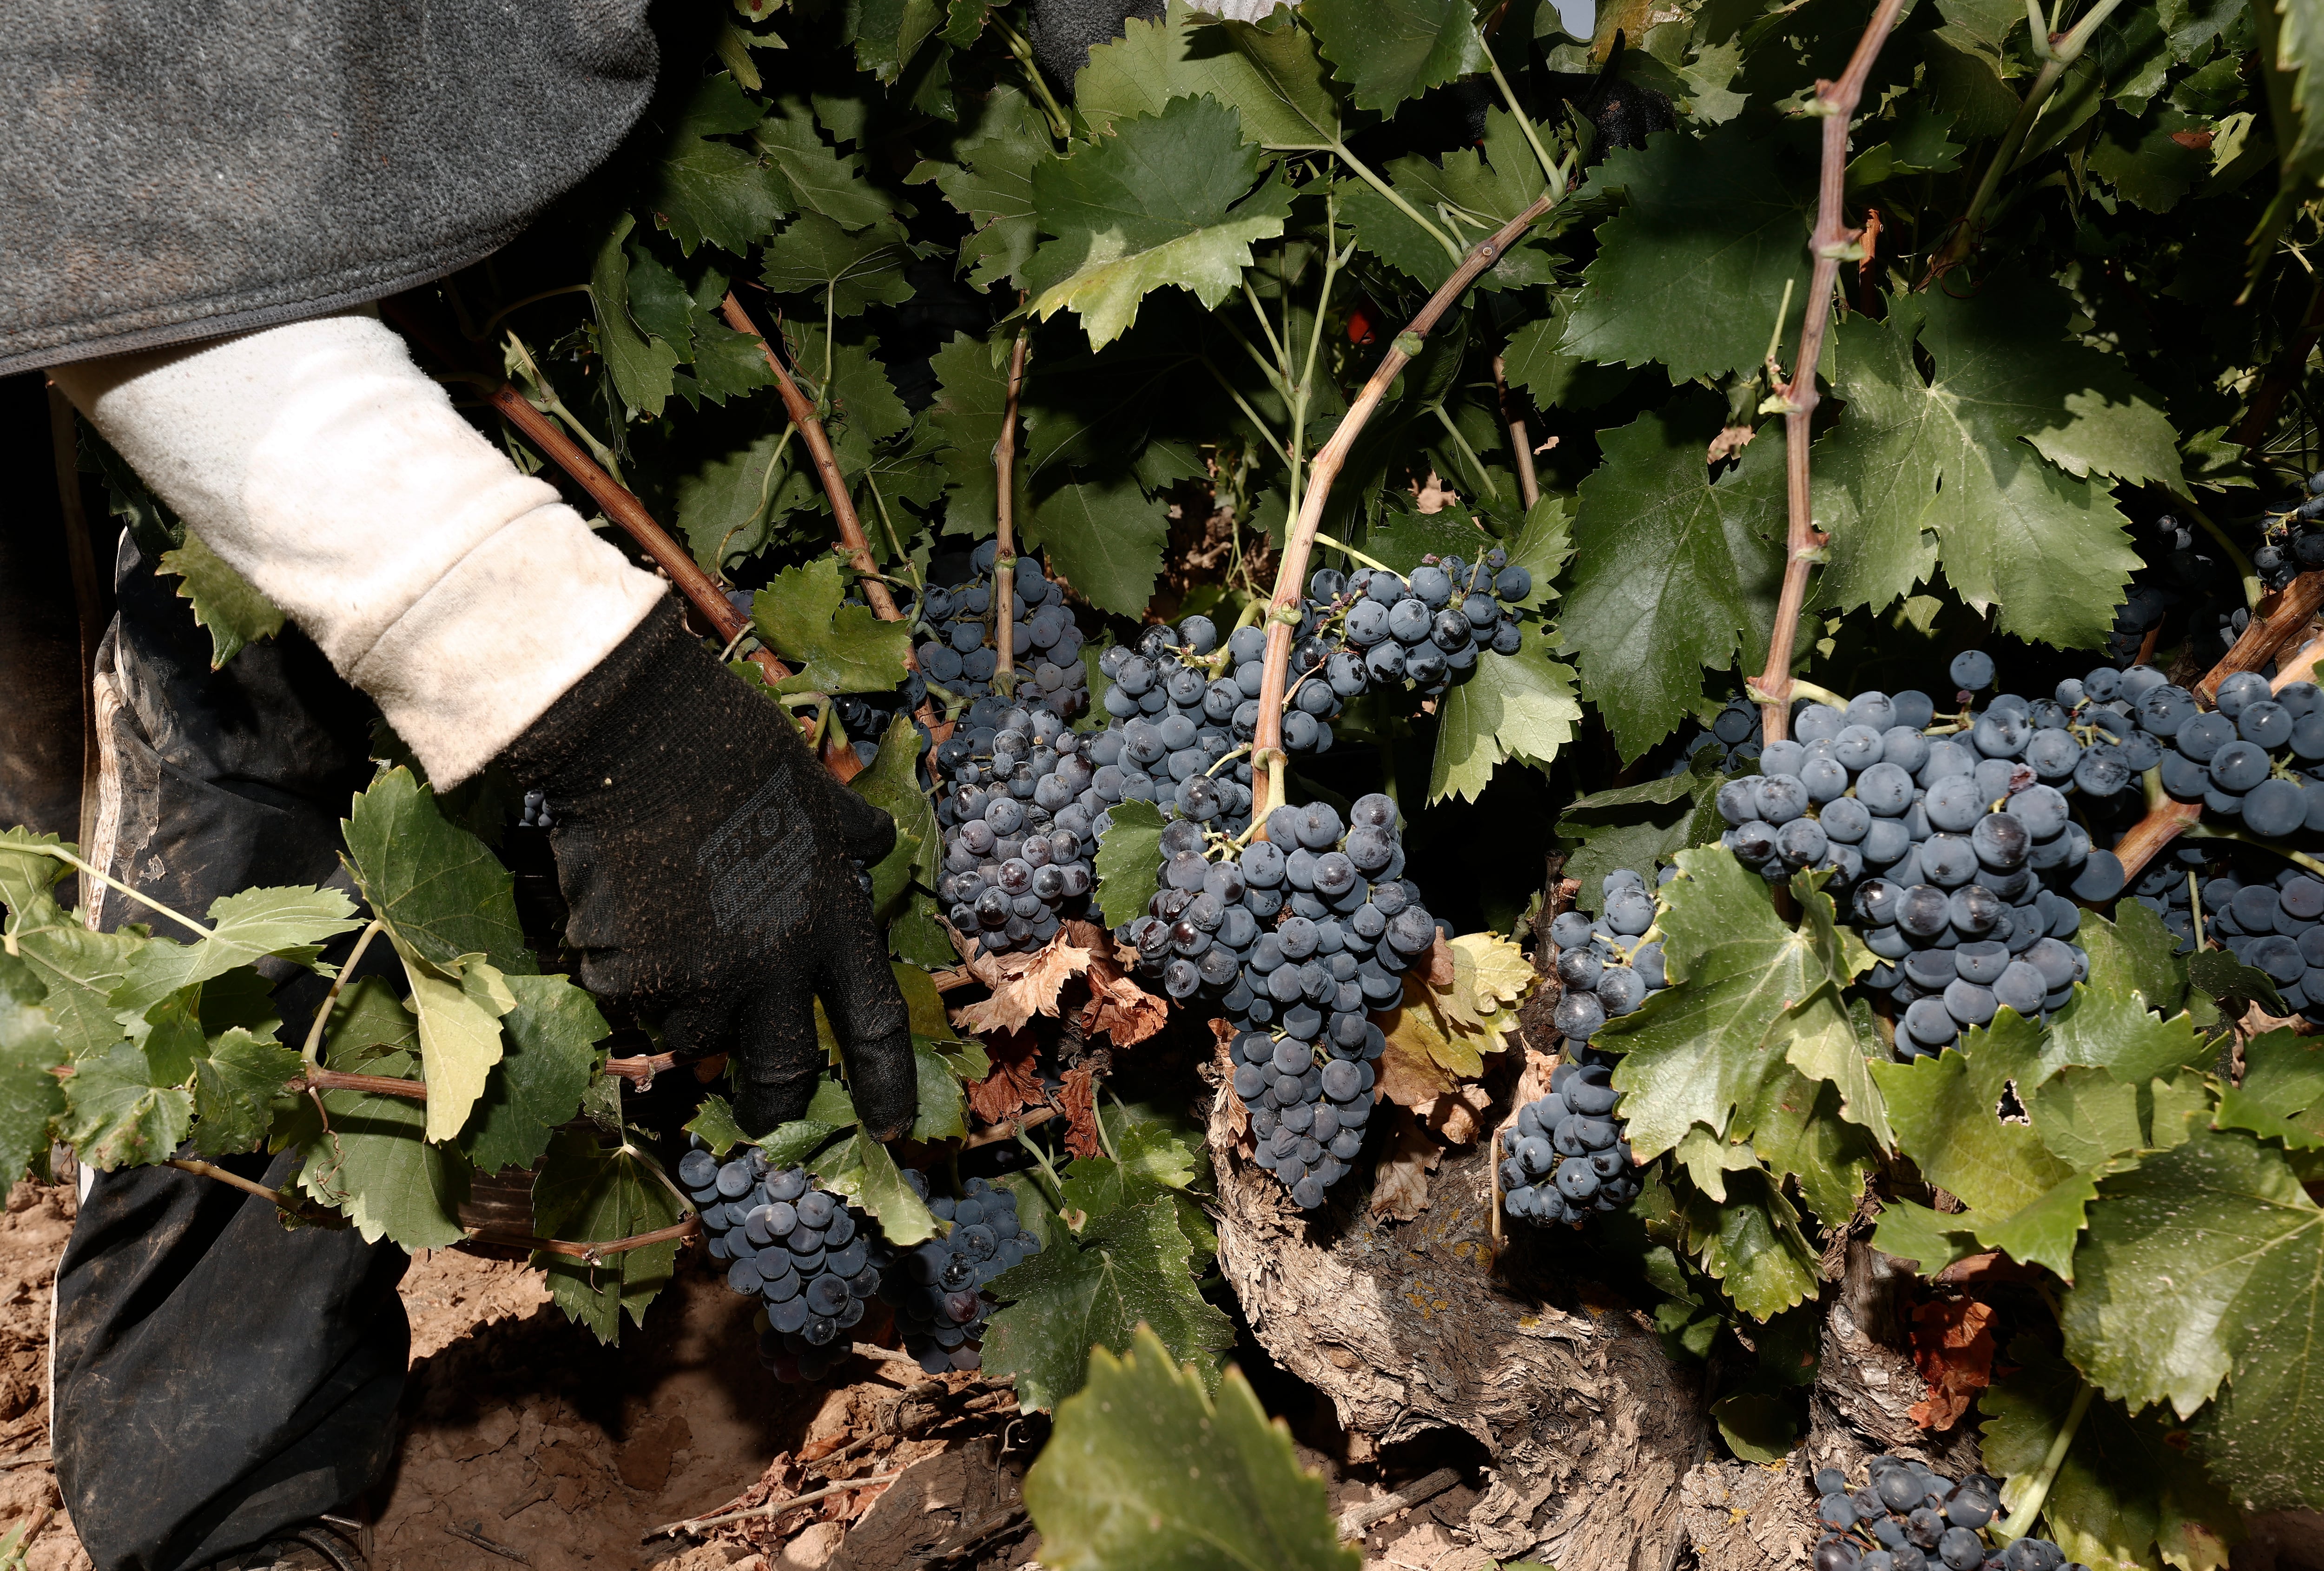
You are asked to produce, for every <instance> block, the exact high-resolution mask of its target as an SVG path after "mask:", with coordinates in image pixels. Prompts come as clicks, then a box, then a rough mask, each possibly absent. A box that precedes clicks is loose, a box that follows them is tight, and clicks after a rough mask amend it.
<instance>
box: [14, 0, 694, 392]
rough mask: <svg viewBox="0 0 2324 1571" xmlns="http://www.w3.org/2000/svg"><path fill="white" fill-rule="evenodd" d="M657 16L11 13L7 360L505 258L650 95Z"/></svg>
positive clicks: (51, 361)
mask: <svg viewBox="0 0 2324 1571" xmlns="http://www.w3.org/2000/svg"><path fill="white" fill-rule="evenodd" d="M647 5H648V0H24V3H23V4H18V5H8V6H5V8H0V374H7V373H10V372H16V371H26V370H31V369H33V368H35V367H38V366H43V365H56V364H59V363H60V362H64V361H69V360H79V359H85V358H88V357H90V356H99V355H108V354H116V353H120V352H123V351H126V350H131V349H140V348H151V347H159V346H161V345H166V344H171V343H177V342H181V341H184V340H189V339H193V338H202V337H213V336H215V335H217V334H222V333H229V332H235V331H239V330H242V329H244V328H258V327H265V326H268V325H271V324H272V323H276V322H281V321H288V320H291V319H296V318H300V317H307V316H312V315H315V314H317V313H318V312H321V311H326V310H335V309H337V308H339V307H343V306H347V305H353V304H355V303H357V302H360V301H364V300H376V299H378V298H379V297H381V296H383V295H388V294H392V293H394V292H395V291H398V290H401V289H406V288H409V287H410V286H412V285H414V284H418V283H423V282H427V281H428V280H429V279H432V278H438V277H441V276H443V275H444V274H446V273H452V272H454V271H456V270H457V269H459V268H461V267H464V266H466V265H467V264H468V263H471V262H474V261H475V260H477V259H478V258H479V257H482V256H484V255H485V254H488V253H490V252H492V251H493V250H494V249H496V248H497V247H499V246H500V245H503V244H505V243H506V242H507V241H508V240H509V239H510V238H511V237H512V236H514V235H515V234H516V232H517V231H518V230H519V229H521V228H522V227H523V226H524V225H525V224H526V222H527V221H528V220H530V218H532V217H534V216H535V215H536V214H538V213H539V211H540V210H541V209H542V208H545V207H546V206H548V204H549V202H550V201H552V200H554V199H556V198H557V197H558V195H559V194H561V193H562V192H564V191H565V190H566V189H568V188H570V187H571V186H573V185H574V184H575V183H576V182H577V181H578V180H580V179H581V178H582V177H583V176H584V175H586V174H587V173H588V172H589V171H590V170H591V169H593V168H595V166H596V164H597V163H598V162H600V161H602V160H603V159H604V157H605V155H606V154H607V153H609V152H612V151H613V147H614V146H615V144H616V143H619V142H620V141H621V139H622V135H623V134H625V133H626V132H627V131H628V130H629V128H630V126H631V125H632V122H633V121H635V120H636V118H637V117H638V116H639V114H640V113H641V111H642V110H643V109H644V108H645V106H646V102H647V99H648V97H650V94H651V92H652V89H653V79H654V70H655V67H656V63H657V60H656V54H657V51H656V47H655V42H654V35H653V34H652V32H650V31H649V29H648V27H647V24H646V10H647Z"/></svg>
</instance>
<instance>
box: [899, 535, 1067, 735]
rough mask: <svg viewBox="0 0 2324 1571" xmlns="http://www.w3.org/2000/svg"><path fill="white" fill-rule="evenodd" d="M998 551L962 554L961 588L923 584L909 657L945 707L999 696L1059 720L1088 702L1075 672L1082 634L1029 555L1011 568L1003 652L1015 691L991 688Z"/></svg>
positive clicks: (987, 548)
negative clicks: (965, 565) (1006, 650)
mask: <svg viewBox="0 0 2324 1571" xmlns="http://www.w3.org/2000/svg"><path fill="white" fill-rule="evenodd" d="M999 557H1000V550H999V548H998V547H997V546H996V545H995V544H994V543H993V542H992V541H982V543H980V544H979V545H978V546H977V547H976V549H975V550H973V551H971V552H970V553H969V559H968V560H969V567H970V568H971V569H972V571H973V577H972V578H970V579H969V580H968V581H967V582H966V583H964V584H959V585H953V586H944V585H936V584H931V585H929V586H928V587H927V591H926V592H925V593H924V594H923V595H922V596H921V599H920V605H919V617H918V626H917V629H916V630H917V631H918V633H919V634H920V636H921V642H920V644H919V646H918V648H917V649H916V650H915V651H914V652H913V653H914V657H915V658H916V659H917V660H918V661H919V667H920V674H921V676H923V677H924V678H926V679H927V682H928V683H929V685H930V686H932V687H934V688H938V689H940V692H939V696H940V697H944V698H948V699H950V700H951V701H953V702H960V701H964V700H973V699H977V698H989V697H993V696H996V694H997V696H999V697H1001V698H1013V699H1015V700H1017V701H1019V702H1021V703H1031V702H1038V703H1041V704H1043V705H1045V706H1047V707H1050V708H1054V709H1056V710H1057V711H1058V712H1059V713H1061V714H1063V715H1064V716H1065V717H1066V718H1067V719H1071V718H1072V717H1073V716H1075V715H1078V714H1080V713H1081V712H1082V710H1083V709H1084V708H1085V707H1087V703H1088V697H1089V694H1088V679H1087V675H1086V673H1085V672H1084V670H1082V663H1081V660H1082V633H1081V629H1080V627H1079V626H1077V625H1076V624H1074V615H1073V611H1072V608H1071V607H1069V606H1067V605H1066V604H1065V590H1064V589H1062V588H1061V587H1058V586H1057V585H1056V583H1055V582H1053V581H1052V580H1051V579H1050V578H1048V577H1047V575H1046V574H1045V573H1043V572H1042V570H1041V559H1040V558H1038V557H1037V556H1035V555H1033V554H1032V553H1030V552H1027V553H1026V554H1024V555H1022V556H1019V558H1018V559H1017V565H1016V567H1015V568H1014V569H1013V570H1012V573H1011V578H1010V595H1009V611H1010V615H1009V616H1008V617H1007V618H1006V619H1005V621H1006V623H1007V624H1008V625H1009V627H1010V629H1011V630H1012V632H1013V637H1014V642H1012V643H1011V644H1010V658H1011V660H1012V661H1013V662H1014V666H1015V670H1016V675H1017V685H1016V687H1015V688H1014V690H1013V691H1010V692H1006V693H1001V692H999V691H998V689H996V688H995V687H994V685H993V673H994V672H995V671H996V670H998V669H999V663H1000V653H999V651H1000V647H1001V646H1000V641H999V629H1000V627H1001V624H1002V622H1003V620H1004V619H1003V618H1001V616H1000V615H998V605H997V602H996V599H995V595H996V593H997V588H996V586H995V585H994V584H993V582H992V568H993V564H994V563H995V562H996V561H997V560H998V559H999Z"/></svg>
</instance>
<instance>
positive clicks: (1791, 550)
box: [1756, 0, 1904, 743]
mask: <svg viewBox="0 0 2324 1571" xmlns="http://www.w3.org/2000/svg"><path fill="white" fill-rule="evenodd" d="M1903 11H1904V0H1880V6H1879V9H1877V10H1876V11H1875V12H1873V14H1872V20H1871V21H1870V22H1869V23H1866V25H1865V29H1864V36H1863V37H1862V38H1859V39H1858V40H1857V41H1856V52H1855V53H1854V54H1851V55H1850V56H1849V58H1848V69H1846V70H1844V71H1842V72H1840V80H1838V81H1836V82H1819V83H1817V84H1816V96H1815V99H1814V102H1813V105H1812V109H1811V112H1812V113H1813V114H1816V115H1821V116H1823V162H1822V168H1821V178H1820V179H1819V180H1818V182H1817V187H1816V226H1815V235H1814V236H1813V239H1812V252H1813V254H1814V257H1815V267H1814V271H1813V273H1811V274H1810V276H1809V279H1808V298H1807V305H1806V308H1805V314H1804V315H1803V318H1802V319H1801V323H1800V344H1799V355H1798V357H1797V358H1796V359H1795V360H1794V362H1793V363H1792V375H1791V380H1790V381H1788V382H1786V383H1785V384H1784V387H1783V391H1782V398H1783V405H1784V509H1785V515H1786V524H1785V528H1784V587H1783V591H1782V593H1781V594H1780V595H1779V596H1777V598H1776V601H1775V628H1774V631H1773V633H1772V635H1771V636H1770V637H1769V639H1768V641H1767V665H1766V670H1764V671H1763V672H1762V673H1761V674H1760V677H1759V680H1758V682H1757V686H1756V692H1757V696H1758V697H1759V699H1760V722H1759V724H1760V740H1761V742H1763V743H1767V742H1781V741H1783V740H1784V738H1785V737H1786V736H1787V735H1789V734H1790V733H1789V730H1788V718H1789V710H1790V707H1791V700H1792V692H1793V687H1794V684H1793V681H1792V645H1793V643H1794V641H1795V640H1796V639H1797V638H1798V636H1799V630H1800V615H1801V614H1802V613H1803V611H1804V610H1805V609H1806V606H1807V597H1808V575H1809V573H1810V572H1812V571H1813V570H1814V568H1815V566H1816V564H1817V563H1818V562H1821V560H1823V548H1824V541H1825V535H1824V532H1823V531H1821V530H1820V529H1818V528H1817V527H1816V525H1815V508H1814V504H1813V500H1812V494H1811V492H1810V488H1809V485H1808V434H1809V431H1808V428H1809V426H1810V425H1811V424H1812V422H1813V420H1814V419H1815V411H1816V404H1817V403H1818V402H1819V401H1820V395H1819V394H1818V393H1817V392H1816V364H1817V362H1819V361H1820V360H1821V359H1822V358H1823V338H1824V333H1825V330H1826V329H1827V328H1829V327H1830V326H1831V297H1832V291H1833V290H1834V289H1835V288H1837V287H1838V285H1839V282H1840V263H1842V262H1844V261H1847V260H1848V259H1849V257H1850V256H1851V255H1853V254H1854V253H1855V249H1856V242H1857V238H1858V231H1857V230H1854V229H1850V228H1849V227H1848V225H1847V223H1846V221H1845V220H1844V218H1843V217H1842V215H1841V208H1840V201H1841V197H1842V195H1843V194H1844V192H1845V189H1846V183H1845V176H1846V173H1847V170H1848V123H1849V120H1850V119H1851V118H1852V117H1853V116H1855V114H1856V106H1857V105H1858V102H1860V101H1861V100H1862V98H1863V97H1864V82H1865V79H1866V78H1867V77H1869V76H1870V75H1871V74H1872V62H1873V61H1874V60H1877V59H1879V57H1880V46H1881V45H1882V44H1884V43H1886V42H1887V41H1888V33H1889V31H1890V30H1891V29H1892V28H1894V27H1895V25H1896V18H1897V16H1898V15H1899V14H1901V13H1902V12H1903Z"/></svg>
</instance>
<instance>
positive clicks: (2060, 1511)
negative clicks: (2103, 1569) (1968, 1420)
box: [1977, 1336, 2244, 1571]
mask: <svg viewBox="0 0 2324 1571" xmlns="http://www.w3.org/2000/svg"><path fill="white" fill-rule="evenodd" d="M2008 1363H2009V1364H2010V1365H2012V1366H2014V1369H2015V1372H2014V1373H2011V1374H2009V1375H2006V1376H2005V1377H2004V1378H2002V1379H2000V1380H1997V1381H1996V1382H1994V1383H1993V1384H1991V1385H1990V1386H1987V1388H1986V1390H1985V1391H1984V1393H1983V1394H1982V1395H1980V1396H1979V1397H1978V1404H1977V1405H1978V1411H1979V1412H1981V1413H1983V1414H1984V1415H1985V1424H1984V1428H1983V1439H1984V1445H1983V1452H1984V1456H1985V1465H1986V1466H1987V1468H1988V1469H1990V1470H1991V1471H1992V1472H1994V1473H1996V1474H1999V1475H2000V1476H2002V1477H2005V1478H2006V1479H2007V1480H2008V1481H2009V1482H2008V1483H2007V1484H2006V1485H2005V1486H2004V1487H2003V1489H2002V1492H2001V1500H2002V1503H2003V1505H2004V1506H2006V1507H2007V1508H2009V1509H2010V1510H2013V1511H2014V1510H2015V1509H2016V1507H2017V1505H2018V1503H2019V1502H2020V1501H2021V1500H2023V1498H2024V1494H2025V1492H2026V1489H2027V1487H2028V1486H2029V1485H2030V1484H2031V1483H2033V1478H2034V1476H2035V1474H2038V1473H2039V1472H2040V1471H2041V1470H2042V1466H2043V1463H2044V1461H2046V1460H2047V1458H2048V1456H2049V1454H2050V1450H2051V1448H2052V1446H2053V1445H2055V1443H2056V1441H2057V1438H2058V1435H2059V1432H2060V1431H2061V1429H2062V1428H2064V1427H2065V1422H2066V1416H2067V1410H2068V1409H2070V1407H2071V1406H2072V1405H2073V1400H2074V1393H2075V1391H2076V1390H2077V1388H2079V1387H2080V1384H2081V1377H2080V1375H2079V1374H2077V1373H2076V1372H2074V1368H2073V1366H2072V1365H2071V1364H2070V1363H2067V1362H2066V1361H2065V1360H2064V1359H2062V1358H2060V1357H2059V1356H2058V1355H2057V1354H2055V1353H2054V1352H2052V1351H2051V1350H2050V1349H2048V1348H2046V1347H2044V1346H2043V1345H2042V1344H2041V1342H2040V1341H2039V1340H2038V1339H2037V1338H2034V1337H2032V1336H2020V1337H2018V1338H2017V1339H2015V1341H2013V1342H2012V1343H2011V1344H2010V1345H2009V1355H2008ZM2042 1520H2043V1534H2044V1536H2046V1537H2047V1538H2049V1539H2052V1541H2053V1542H2055V1543H2056V1544H2057V1546H2058V1547H2059V1548H2061V1549H2063V1550H2064V1551H2065V1552H2066V1554H2067V1555H2068V1557H2070V1558H2072V1559H2074V1560H2078V1561H2080V1562H2081V1563H2083V1564H2085V1565H2089V1566H2150V1565H2153V1563H2154V1558H2155V1555H2156V1553H2157V1552H2158V1551H2159V1552H2160V1554H2161V1555H2162V1557H2163V1558H2164V1559H2166V1560H2168V1561H2169V1563H2170V1564H2171V1565H2172V1566H2175V1567H2178V1568H2179V1571H2221V1568H2222V1567H2224V1566H2226V1565H2227V1551H2228V1549H2229V1548H2231V1547H2232V1546H2233V1545H2234V1544H2235V1542H2236V1540H2237V1539H2241V1538H2242V1537H2243V1536H2244V1535H2243V1528H2242V1524H2241V1522H2240V1520H2238V1518H2237V1516H2236V1509H2235V1504H2234V1502H2232V1501H2230V1500H2229V1499H2228V1498H2227V1495H2226V1494H2225V1493H2224V1492H2222V1491H2221V1490H2220V1489H2219V1488H2218V1485H2216V1484H2214V1483H2212V1482H2211V1481H2210V1480H2209V1478H2208V1477H2206V1476H2205V1475H2204V1473H2203V1467H2202V1465H2201V1464H2200V1463H2199V1462H2198V1461H2197V1460H2196V1459H2195V1458H2193V1457H2191V1456H2190V1455H2188V1454H2187V1446H2186V1437H2185V1436H2184V1435H2183V1434H2176V1435H2174V1434H2173V1433H2172V1427H2171V1425H2170V1424H2169V1423H2167V1422H2166V1421H2165V1420H2164V1419H2163V1417H2161V1416H2160V1415H2157V1414H2154V1413H2141V1414H2137V1415H2135V1416H2134V1415H2132V1414H2131V1413H2128V1412H2126V1411H2125V1410H2124V1409H2123V1406H2122V1404H2121V1403H2119V1402H2116V1401H2107V1400H2100V1401H2094V1402H2092V1403H2091V1404H2090V1407H2089V1411H2088V1412H2087V1413H2086V1414H2084V1415H2083V1418H2082V1422H2081V1427H2080V1428H2078V1429H2076V1430H2075V1431H2074V1438H2073V1441H2072V1443H2071V1445H2070V1446H2069V1447H2068V1449H2067V1451H2066V1455H2065V1460H2064V1461H2063V1463H2061V1465H2059V1467H2058V1471H2057V1474H2056V1476H2055V1478H2054V1479H2053V1480H2052V1483H2051V1485H2050V1492H2049V1494H2048V1495H2047V1496H2046V1497H2045V1498H2044V1500H2043V1504H2042Z"/></svg>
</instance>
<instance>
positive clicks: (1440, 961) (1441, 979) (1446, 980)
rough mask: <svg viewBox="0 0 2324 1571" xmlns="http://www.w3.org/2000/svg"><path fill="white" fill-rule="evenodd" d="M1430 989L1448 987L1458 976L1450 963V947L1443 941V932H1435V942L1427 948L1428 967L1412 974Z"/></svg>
mask: <svg viewBox="0 0 2324 1571" xmlns="http://www.w3.org/2000/svg"><path fill="white" fill-rule="evenodd" d="M1414 974H1415V975H1417V976H1418V977H1419V978H1420V979H1421V980H1422V981H1424V982H1425V983H1427V984H1428V985H1429V986H1431V987H1450V986H1452V978H1453V977H1454V976H1455V975H1459V972H1458V970H1457V969H1456V968H1455V966H1453V963H1452V945H1450V944H1448V943H1446V942H1445V941H1444V930H1443V929H1442V928H1439V929H1437V931H1436V941H1435V942H1434V943H1433V944H1431V945H1429V946H1428V967H1427V969H1426V970H1425V971H1417V970H1416V972H1415V973H1414Z"/></svg>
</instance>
